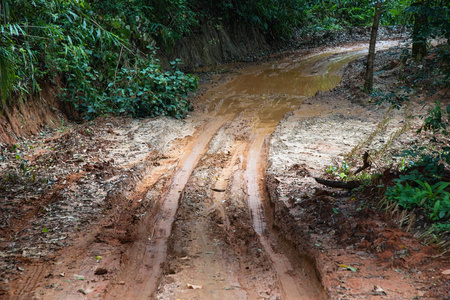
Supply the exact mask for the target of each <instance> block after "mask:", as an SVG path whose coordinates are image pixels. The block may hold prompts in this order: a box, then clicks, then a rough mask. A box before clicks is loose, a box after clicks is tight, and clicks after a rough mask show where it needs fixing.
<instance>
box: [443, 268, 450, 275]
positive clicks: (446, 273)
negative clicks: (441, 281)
mask: <svg viewBox="0 0 450 300" xmlns="http://www.w3.org/2000/svg"><path fill="white" fill-rule="evenodd" d="M442 275H450V269H447V270H445V271H442Z"/></svg>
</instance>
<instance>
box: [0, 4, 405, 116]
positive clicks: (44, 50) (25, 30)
mask: <svg viewBox="0 0 450 300" xmlns="http://www.w3.org/2000/svg"><path fill="white" fill-rule="evenodd" d="M372 5H373V4H372V3H371V1H353V0H346V1H344V0H341V1H337V0H334V1H332V0H321V1H319V0H309V1H301V0H262V1H253V0H241V1H237V0H221V1H211V0H193V1H187V0H170V1H162V0H158V1H149V0H132V1H129V0H115V1H112V0H105V1H99V0H33V1H25V0H1V1H0V17H1V28H0V30H1V32H2V35H1V37H0V69H1V99H2V107H5V106H6V105H7V102H8V101H11V100H12V99H15V100H17V99H21V100H24V99H26V98H28V97H29V95H31V94H38V93H39V92H40V90H41V88H42V86H45V85H49V84H58V85H60V86H61V95H60V98H61V99H62V100H63V101H67V102H68V103H70V104H71V105H73V106H74V107H75V108H76V109H77V110H78V112H79V113H80V115H81V116H84V117H85V118H93V117H96V116H99V115H102V114H111V113H113V114H122V113H127V114H131V115H134V116H154V115H171V116H174V117H182V116H184V115H185V114H186V112H187V110H188V109H189V108H190V104H189V100H188V97H187V95H188V94H189V92H190V91H193V90H194V89H195V88H196V84H197V83H196V78H195V77H193V76H190V75H186V74H184V73H182V72H180V71H179V70H178V69H177V65H178V64H179V62H173V67H174V69H173V70H170V71H164V70H163V69H162V68H161V66H160V64H159V62H158V61H157V60H156V59H155V51H156V49H157V48H156V46H157V45H158V46H160V47H171V46H173V45H174V43H176V41H178V40H179V39H180V38H182V37H184V36H188V35H190V34H193V33H194V32H196V31H198V30H199V28H201V26H216V27H220V26H224V27H227V28H228V29H229V30H233V27H234V26H235V24H236V23H243V24H248V25H250V26H253V27H256V28H258V29H259V30H260V31H261V32H263V33H264V34H265V35H266V36H267V37H269V38H272V39H280V38H289V37H290V36H291V35H292V33H293V31H294V30H295V29H296V28H300V27H302V28H303V33H304V34H311V33H316V32H321V31H327V30H336V29H342V28H344V27H348V26H356V25H368V24H370V22H371V19H372V16H373V8H372ZM388 5H389V7H387V9H386V12H387V13H386V14H385V16H386V17H385V18H384V19H383V24H396V23H402V22H403V23H406V22H407V20H406V19H408V18H409V19H411V16H412V14H413V12H411V13H410V14H409V17H405V14H402V13H401V12H402V11H403V10H404V9H407V8H408V7H409V6H410V1H406V0H396V1H389V4H388ZM407 15H408V14H407Z"/></svg>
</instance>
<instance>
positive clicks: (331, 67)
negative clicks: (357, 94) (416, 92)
mask: <svg viewBox="0 0 450 300" xmlns="http://www.w3.org/2000/svg"><path fill="white" fill-rule="evenodd" d="M388 45H392V44H391V43H383V44H382V45H381V47H383V48H385V47H387V46H388ZM366 54H367V50H365V49H361V46H360V45H359V46H355V47H353V48H352V47H350V48H333V49H332V50H329V51H323V52H320V53H316V54H310V55H307V56H303V55H302V54H301V53H293V54H291V55H289V56H287V57H284V58H283V59H281V60H277V61H272V62H268V63H263V64H260V65H256V66H250V67H247V68H243V69H241V70H239V71H238V72H239V74H237V75H236V76H234V78H233V79H232V80H231V81H230V82H228V83H226V84H224V85H221V86H218V87H216V88H214V89H213V90H211V91H210V92H209V93H208V95H207V96H206V97H203V98H202V101H201V102H203V103H204V104H205V105H207V106H208V110H210V111H211V110H212V111H215V112H216V115H238V114H240V113H243V114H245V115H246V116H247V117H250V118H252V119H253V121H254V125H255V128H265V129H267V131H268V132H269V133H271V132H272V131H273V130H274V128H275V127H276V125H277V124H278V123H279V121H280V120H281V118H282V117H283V116H284V115H285V114H286V113H287V112H289V111H293V110H294V109H295V108H296V107H298V106H299V105H300V104H301V103H302V101H303V100H304V99H306V98H307V97H309V96H313V95H314V94H315V93H317V92H318V91H328V90H330V89H332V88H334V87H335V86H336V85H337V84H338V83H339V82H340V81H341V78H342V70H343V67H344V66H345V65H347V64H348V63H349V62H351V61H353V60H355V59H357V58H360V57H362V56H364V55H366Z"/></svg>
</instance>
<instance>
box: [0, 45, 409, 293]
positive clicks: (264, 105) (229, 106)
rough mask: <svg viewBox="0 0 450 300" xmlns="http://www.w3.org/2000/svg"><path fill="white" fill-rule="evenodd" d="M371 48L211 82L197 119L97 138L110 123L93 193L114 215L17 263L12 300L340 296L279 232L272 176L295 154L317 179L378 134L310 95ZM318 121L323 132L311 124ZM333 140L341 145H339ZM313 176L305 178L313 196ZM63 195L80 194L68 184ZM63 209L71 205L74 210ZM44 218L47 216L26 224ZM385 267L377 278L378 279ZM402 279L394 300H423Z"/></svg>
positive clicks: (357, 111)
mask: <svg viewBox="0 0 450 300" xmlns="http://www.w3.org/2000/svg"><path fill="white" fill-rule="evenodd" d="M395 44H396V43H395V42H389V43H388V42H386V43H380V47H387V46H388V45H395ZM365 47H366V46H365V45H358V46H352V47H348V48H335V49H333V50H324V51H321V52H318V53H317V52H316V53H313V54H305V53H301V52H294V53H291V54H286V55H283V56H280V57H279V58H278V59H271V60H269V61H268V62H265V63H259V64H255V65H251V66H246V67H244V68H240V69H237V70H234V71H233V72H231V73H228V74H226V75H220V74H216V75H212V80H211V82H210V83H208V84H207V85H205V86H204V87H203V88H202V91H203V92H202V94H201V95H200V96H198V98H197V99H196V100H195V102H194V103H195V107H196V109H195V111H194V112H193V113H192V115H191V116H189V117H188V118H187V119H185V120H183V121H177V120H171V119H165V118H159V119H153V120H132V121H127V122H126V123H124V124H119V123H114V122H109V123H107V122H108V120H107V121H105V122H104V123H103V124H101V125H102V126H99V127H98V130H101V129H102V128H104V131H102V134H103V138H104V139H105V140H106V141H107V142H108V143H107V144H108V147H107V148H106V149H104V150H103V151H104V152H101V154H99V156H98V157H97V158H96V159H97V160H98V161H101V160H102V159H105V160H106V159H111V160H112V161H113V164H114V167H113V169H114V172H112V173H113V174H111V176H109V177H108V178H105V179H104V180H103V181H101V182H100V183H99V186H98V187H95V188H96V190H93V189H94V187H91V190H90V191H89V193H91V194H92V195H93V194H95V195H97V194H98V195H100V196H102V197H103V199H104V200H103V201H104V203H107V205H108V210H102V211H99V212H98V213H97V218H92V219H90V220H91V222H93V223H91V226H89V225H86V224H84V225H79V224H78V223H76V222H75V223H74V225H73V226H74V227H75V226H77V227H75V228H82V231H81V232H80V231H76V234H75V235H74V234H73V233H71V237H72V238H73V239H74V240H75V242H74V243H73V244H71V246H70V247H65V248H63V249H62V250H60V251H59V252H57V254H54V255H52V256H44V255H41V256H40V257H39V259H40V260H34V261H33V260H28V261H25V262H24V261H22V263H25V264H26V266H25V268H22V267H20V268H21V269H20V270H21V274H20V276H18V279H17V280H15V281H13V282H12V283H8V289H7V291H8V293H9V295H10V296H11V298H13V299H16V298H17V299H99V298H100V299H300V300H301V299H328V298H330V297H332V298H337V297H336V294H333V293H331V294H330V287H331V286H332V285H333V284H335V283H332V284H331V283H330V282H324V277H325V276H326V272H325V271H324V270H328V269H326V266H325V265H324V263H321V262H318V261H317V259H319V258H320V256H317V255H313V254H311V253H310V251H307V250H305V251H302V249H301V247H298V245H296V244H295V241H294V240H293V239H291V238H289V237H288V236H287V235H286V232H291V233H292V234H294V231H295V230H296V229H295V230H291V229H287V231H283V230H284V228H283V224H284V223H283V222H282V221H281V222H280V220H279V219H280V218H281V219H283V216H282V215H280V210H279V207H278V205H277V204H274V202H273V201H271V199H272V200H273V198H274V196H273V195H269V194H270V193H272V192H274V191H270V190H269V191H268V190H267V185H268V184H269V183H268V182H267V178H266V173H268V172H269V173H270V174H271V177H270V178H271V183H270V184H273V182H272V181H273V180H275V181H276V180H277V179H276V178H277V176H278V177H281V176H284V175H286V176H288V175H289V174H290V173H289V172H291V171H292V170H293V169H292V168H291V169H289V170H288V169H286V167H287V166H289V167H290V166H292V165H293V164H294V163H295V162H296V160H297V158H296V157H299V158H298V161H297V162H300V163H301V162H303V163H305V164H308V167H307V168H303V169H301V168H302V167H301V166H300V167H299V166H298V165H297V169H295V170H294V173H296V174H300V173H298V172H300V171H302V170H303V171H304V172H314V170H316V171H317V172H319V171H322V170H323V167H324V166H325V165H326V164H328V163H329V160H331V159H332V157H335V156H337V155H338V154H339V153H341V152H342V151H346V150H348V148H349V147H350V148H351V147H353V146H355V144H358V143H359V141H360V140H361V139H364V136H365V135H368V134H369V133H370V132H371V130H373V129H374V128H375V127H376V125H377V123H378V122H379V118H380V116H381V115H382V114H381V113H380V114H374V115H372V117H370V115H371V112H369V111H367V110H366V109H365V108H364V107H361V106H354V105H350V104H349V103H344V104H342V105H341V103H334V102H333V101H329V100H330V99H328V100H327V101H318V102H314V101H315V100H314V101H311V100H310V98H308V97H310V96H312V95H314V94H316V93H317V92H319V91H327V90H330V89H332V88H333V87H335V86H336V85H337V84H338V83H339V82H340V80H341V76H342V70H343V67H344V66H345V65H346V64H348V63H349V62H350V61H352V60H354V59H356V58H359V57H362V56H363V55H364V54H365V52H364V50H361V49H363V48H365ZM298 107H301V109H300V110H297V111H296V112H295V113H294V114H288V116H286V117H285V115H286V113H288V112H290V111H294V110H296V109H297V108H298ZM343 115H344V116H346V115H351V116H357V115H364V117H367V118H368V121H367V122H366V123H364V122H363V121H358V120H356V119H351V120H347V121H348V122H346V120H344V119H345V118H344V119H343V118H342V116H343ZM313 117H314V118H315V119H314V121H312V122H310V121H311V118H313ZM321 117H323V120H322V119H320V118H321ZM369 119H370V120H369ZM281 120H283V122H282V124H281V125H279V123H280V121H281ZM287 120H290V121H287ZM334 121H335V122H334ZM309 122H310V123H309ZM333 122H334V123H333ZM344 123H345V126H343V127H342V128H341V127H339V126H338V124H344ZM363 123H364V124H363ZM317 124H322V125H321V126H320V127H319V128H314V126H317ZM277 126H278V127H277ZM327 126H329V128H328V129H327ZM355 126H359V129H360V130H358V131H357V132H356V133H354V132H353V131H352V128H355ZM336 128H338V129H339V130H340V131H342V132H340V131H339V130H337V129H336ZM305 130H306V131H308V133H307V132H306V131H305ZM274 131H276V132H275V135H274V136H273V138H272V135H273V133H274ZM327 131H328V134H327ZM293 133H296V134H293ZM336 134H339V135H340V136H339V137H337V136H335V135H336ZM387 134H388V133H387ZM303 135H304V136H303ZM304 137H307V138H306V139H305V138H304ZM293 139H298V141H294V140H293ZM327 139H328V140H327ZM332 139H339V140H340V141H341V142H337V143H335V148H334V149H333V148H330V146H329V145H330V144H332V143H329V140H332ZM345 139H347V141H343V142H342V140H345ZM346 147H347V148H346ZM280 149H282V150H280ZM322 155H323V157H322ZM305 157H308V159H306V158H305ZM309 158H311V159H309ZM267 161H269V165H267ZM94 166H95V165H94ZM93 168H94V167H93ZM299 168H300V169H301V170H299ZM80 177H82V176H80ZM274 178H275V179H274ZM303 178H306V177H305V176H303ZM86 179H87V177H86ZM77 180H78V179H77ZM311 180H312V177H308V178H307V179H305V181H303V182H300V183H296V184H298V185H300V186H302V188H303V189H302V191H304V192H305V193H308V191H309V189H310V188H311V186H308V184H310V183H311ZM76 183H77V181H75V184H76ZM283 183H284V185H281V186H280V187H279V192H280V193H279V195H278V196H279V197H281V198H283V197H284V198H286V199H287V196H286V195H287V192H286V193H285V194H286V195H285V194H283V193H284V192H285V191H286V190H288V189H289V188H290V187H289V184H290V183H289V180H286V181H285V182H283ZM291 183H292V182H291ZM270 184H269V186H270ZM291 187H292V186H291ZM64 188H66V187H64ZM67 189H68V190H70V191H72V190H73V191H75V188H74V187H73V185H67ZM100 190H101V193H100V192H99V191H100ZM64 191H65V190H64ZM276 191H277V192H278V188H276ZM100 196H99V197H100ZM278 196H277V197H278ZM285 196H286V197H285ZM55 201H57V200H55ZM61 201H62V200H61ZM66 201H67V203H65V206H68V207H71V205H72V204H71V203H74V202H73V201H70V199H69V200H66ZM52 203H53V202H52ZM73 205H75V204H73ZM65 206H64V207H65ZM76 210H77V209H76V206H75V207H72V208H71V211H76ZM103 213H104V214H105V215H103V216H101V217H100V215H101V214H103ZM288 215H289V212H287V214H286V216H285V218H286V220H290V219H289V218H290V217H289V216H288ZM38 217H39V218H41V219H42V218H44V219H45V215H44V216H42V215H40V216H36V217H31V220H35V219H37V218H38ZM80 219H81V217H80ZM286 220H284V221H286ZM52 222H54V223H57V222H63V221H62V220H60V221H58V220H56V221H55V220H53V221H52ZM295 222H296V221H293V224H292V226H294V227H295V226H296V225H295ZM280 224H281V225H280ZM39 226H40V225H39ZM54 226H56V225H54ZM79 226H81V227H79ZM83 226H84V227H83ZM297 228H299V227H298V226H297ZM37 243H41V245H42V247H44V248H45V246H44V244H47V243H49V242H47V241H45V238H44V239H42V238H41V239H39V241H38V242H37ZM316 245H317V243H316ZM16 247H19V243H17V244H16ZM16 252H17V251H16ZM16 252H14V253H16ZM11 253H12V252H11ZM14 255H16V254H14ZM15 257H17V256H15ZM324 259H325V260H326V258H324ZM327 272H328V271H327ZM329 272H333V270H329ZM377 272H378V271H377ZM377 272H375V271H373V272H372V273H373V274H375V275H373V276H375V277H376V276H382V275H378V273H377ZM390 276H391V275H390ZM368 278H369V279H370V278H372V277H368ZM383 278H384V277H383ZM386 278H387V279H388V278H389V277H386ZM360 283H361V282H360ZM324 284H325V286H324ZM396 284H400V285H401V287H402V291H399V292H398V293H397V294H394V293H393V292H391V291H389V293H392V294H393V295H395V296H394V298H389V299H403V296H402V295H403V294H402V293H404V292H405V291H408V290H411V293H407V295H406V294H405V295H406V297H410V296H416V294H415V292H414V291H415V288H414V287H412V284H411V283H409V282H408V279H407V276H406V275H405V279H398V281H396ZM341 285H342V286H343V285H344V283H343V281H342V282H341ZM355 285H356V284H355ZM371 288H373V286H372V287H371ZM369 294H370V293H369ZM375 296H377V295H375ZM357 298H358V296H356V297H353V298H352V297H350V296H348V298H347V299H357ZM367 298H370V297H367Z"/></svg>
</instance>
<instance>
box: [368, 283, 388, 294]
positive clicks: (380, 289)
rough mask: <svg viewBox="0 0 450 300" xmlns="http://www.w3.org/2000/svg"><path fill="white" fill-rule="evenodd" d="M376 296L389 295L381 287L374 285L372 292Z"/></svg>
mask: <svg viewBox="0 0 450 300" xmlns="http://www.w3.org/2000/svg"><path fill="white" fill-rule="evenodd" d="M372 291H373V292H374V293H375V294H378V295H387V293H386V291H385V290H383V289H382V288H381V287H379V286H378V285H374V286H373V290H372Z"/></svg>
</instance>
